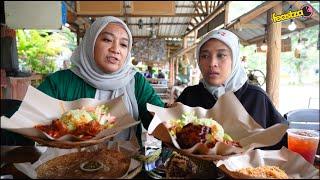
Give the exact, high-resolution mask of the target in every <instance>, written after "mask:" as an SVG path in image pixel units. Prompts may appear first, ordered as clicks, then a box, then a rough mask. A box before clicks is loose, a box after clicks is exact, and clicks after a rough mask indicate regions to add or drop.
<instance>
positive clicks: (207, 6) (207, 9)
mask: <svg viewBox="0 0 320 180" xmlns="http://www.w3.org/2000/svg"><path fill="white" fill-rule="evenodd" d="M205 4H206V13H209V5H208V1H205Z"/></svg>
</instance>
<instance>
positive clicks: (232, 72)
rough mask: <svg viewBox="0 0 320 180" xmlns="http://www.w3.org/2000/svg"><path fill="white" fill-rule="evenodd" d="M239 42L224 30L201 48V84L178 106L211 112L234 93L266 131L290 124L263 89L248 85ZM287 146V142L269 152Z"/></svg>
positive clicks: (209, 37) (213, 34)
mask: <svg viewBox="0 0 320 180" xmlns="http://www.w3.org/2000/svg"><path fill="white" fill-rule="evenodd" d="M239 50H240V46H239V39H238V37H237V36H236V35H235V34H233V33H232V32H230V31H228V30H224V29H220V30H214V31H212V32H210V33H208V35H206V36H205V37H204V38H203V39H202V40H201V41H200V42H199V44H198V47H197V54H196V55H197V58H198V65H199V68H200V71H201V74H202V76H203V79H201V80H200V83H199V84H198V85H195V86H190V87H187V88H186V89H185V90H184V91H183V92H182V93H181V95H180V96H179V97H178V99H177V102H181V103H183V104H185V105H188V106H191V107H196V106H200V107H203V108H206V109H210V108H212V107H213V106H214V104H215V103H216V101H217V99H218V98H219V97H220V96H222V95H223V94H225V93H226V92H230V91H232V92H234V94H235V95H236V97H237V98H238V99H239V101H240V102H241V104H242V105H243V106H244V108H245V109H246V110H247V112H248V113H249V114H250V115H251V117H252V118H253V119H254V120H255V121H257V122H258V123H259V124H260V125H261V126H262V127H263V128H267V127H270V126H272V125H274V124H276V123H286V121H285V119H284V118H283V117H282V116H281V114H280V113H279V112H278V111H277V110H276V108H275V107H274V105H273V104H272V101H271V100H270V99H269V97H268V95H267V94H266V93H265V91H264V90H263V89H261V88H260V87H258V86H255V85H252V84H249V83H248V81H247V80H248V78H247V74H246V72H245V70H244V68H243V67H242V65H241V61H240V57H239ZM282 145H285V146H286V138H285V137H284V138H283V140H282V142H280V143H279V144H277V145H275V146H274V147H270V148H269V149H280V148H281V147H282Z"/></svg>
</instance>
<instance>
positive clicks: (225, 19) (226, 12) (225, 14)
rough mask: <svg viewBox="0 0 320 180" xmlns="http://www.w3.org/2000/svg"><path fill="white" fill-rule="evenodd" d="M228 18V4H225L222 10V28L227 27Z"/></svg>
mask: <svg viewBox="0 0 320 180" xmlns="http://www.w3.org/2000/svg"><path fill="white" fill-rule="evenodd" d="M228 17H229V3H227V4H226V5H225V8H224V28H226V27H227V24H228Z"/></svg>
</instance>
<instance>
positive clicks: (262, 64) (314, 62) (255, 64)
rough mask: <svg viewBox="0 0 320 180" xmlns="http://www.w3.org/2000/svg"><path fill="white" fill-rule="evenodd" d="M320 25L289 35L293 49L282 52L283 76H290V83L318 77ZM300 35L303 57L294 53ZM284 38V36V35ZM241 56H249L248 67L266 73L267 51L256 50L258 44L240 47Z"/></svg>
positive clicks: (300, 82) (303, 81) (305, 81)
mask: <svg viewBox="0 0 320 180" xmlns="http://www.w3.org/2000/svg"><path fill="white" fill-rule="evenodd" d="M318 33H319V26H317V25H316V26H313V27H310V28H307V29H304V30H303V31H300V32H299V33H296V32H295V33H292V34H289V35H288V36H289V37H290V38H291V43H292V51H290V52H281V56H280V59H281V65H280V66H281V67H280V68H281V71H280V73H281V75H282V77H288V78H290V79H289V81H290V82H289V83H298V84H302V83H307V82H308V81H309V82H310V81H312V79H318V80H316V81H318V82H319V77H317V78H316V77H315V75H316V74H315V73H314V72H315V70H316V69H317V68H319V50H317V48H316V47H317V43H318V41H319V40H318ZM299 36H300V38H301V39H305V40H306V41H301V42H302V44H303V48H302V49H301V55H302V56H301V58H296V57H295V55H294V52H295V49H296V47H297V45H298V39H299ZM282 38H284V37H282ZM240 52H241V56H246V57H247V67H248V69H259V70H261V71H263V72H264V73H265V74H266V56H267V54H266V53H265V52H256V45H255V44H254V45H250V46H246V47H243V46H241V48H240Z"/></svg>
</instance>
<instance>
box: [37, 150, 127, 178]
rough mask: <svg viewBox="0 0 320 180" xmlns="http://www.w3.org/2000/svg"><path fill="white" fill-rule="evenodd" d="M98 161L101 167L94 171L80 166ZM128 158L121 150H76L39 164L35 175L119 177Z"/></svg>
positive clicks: (124, 169) (41, 176)
mask: <svg viewBox="0 0 320 180" xmlns="http://www.w3.org/2000/svg"><path fill="white" fill-rule="evenodd" d="M92 160H94V161H99V162H101V163H102V164H103V167H102V168H101V169H99V170H97V171H94V172H88V171H84V170H82V169H81V168H80V165H81V164H82V163H85V162H87V161H92ZM129 165H130V158H128V157H126V155H124V154H123V153H121V152H118V151H115V150H109V149H103V150H101V151H99V152H76V153H70V154H66V155H63V156H59V157H56V158H54V159H52V160H49V161H47V162H46V163H44V164H42V165H40V166H39V167H38V168H37V169H36V172H37V177H38V178H40V179H43V178H45V179H61V178H68V179H69V178H76V179H79V178H81V179H88V178H91V179H99V178H119V177H122V176H123V175H124V174H125V173H126V172H127V170H128V168H129Z"/></svg>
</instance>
